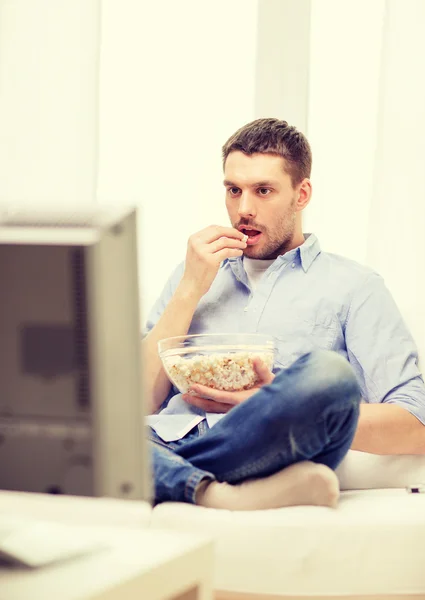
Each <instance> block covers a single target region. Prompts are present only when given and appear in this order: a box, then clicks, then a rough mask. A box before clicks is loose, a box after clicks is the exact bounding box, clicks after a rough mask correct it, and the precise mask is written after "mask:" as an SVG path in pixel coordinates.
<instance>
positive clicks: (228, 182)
mask: <svg viewBox="0 0 425 600" xmlns="http://www.w3.org/2000/svg"><path fill="white" fill-rule="evenodd" d="M224 185H225V187H226V207H227V212H228V213H229V217H230V221H231V223H232V226H233V227H235V228H236V229H239V230H241V231H243V232H244V233H245V234H246V235H248V236H249V237H248V241H247V243H248V246H247V248H246V250H245V251H244V255H245V256H247V257H249V258H257V259H272V258H276V257H277V256H279V255H280V254H284V253H285V252H287V251H288V250H290V249H291V242H292V240H293V237H294V232H295V224H296V215H297V212H298V210H299V209H297V198H298V192H297V189H294V188H293V187H292V181H291V178H290V176H289V175H288V174H287V173H286V172H285V171H284V159H283V158H282V157H280V156H273V155H271V154H253V155H251V156H247V155H246V154H244V153H243V152H231V153H230V154H229V156H228V157H227V160H226V163H225V166H224ZM245 228H246V229H245Z"/></svg>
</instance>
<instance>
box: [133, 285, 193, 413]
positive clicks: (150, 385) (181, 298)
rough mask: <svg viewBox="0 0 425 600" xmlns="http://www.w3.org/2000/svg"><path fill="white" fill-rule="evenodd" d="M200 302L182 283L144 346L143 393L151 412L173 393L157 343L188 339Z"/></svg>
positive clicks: (143, 343)
mask: <svg viewBox="0 0 425 600" xmlns="http://www.w3.org/2000/svg"><path fill="white" fill-rule="evenodd" d="M198 302H199V297H198V296H197V294H196V293H195V292H194V291H193V290H192V289H191V288H189V287H187V286H185V284H184V283H181V284H180V285H179V287H178V288H177V290H176V292H175V294H174V296H173V297H172V298H171V300H170V302H169V303H168V305H167V308H166V309H165V310H164V312H163V314H162V316H161V318H160V320H159V321H158V323H157V324H156V325H155V327H154V328H153V329H152V330H151V331H150V332H149V333H148V335H147V336H146V337H145V339H144V340H143V342H142V356H143V370H144V373H145V378H144V379H145V383H144V389H145V394H146V397H147V404H148V410H149V412H151V413H153V412H155V411H156V410H157V409H158V408H159V407H160V406H161V404H162V403H163V402H164V400H165V398H166V397H167V394H168V392H169V391H170V386H171V384H170V382H169V380H168V377H167V375H166V374H165V371H164V369H163V367H162V362H161V359H160V358H159V354H158V342H159V340H162V339H164V338H168V337H174V336H178V335H186V334H187V332H188V330H189V327H190V323H191V322H192V318H193V314H194V312H195V310H196V307H197V305H198Z"/></svg>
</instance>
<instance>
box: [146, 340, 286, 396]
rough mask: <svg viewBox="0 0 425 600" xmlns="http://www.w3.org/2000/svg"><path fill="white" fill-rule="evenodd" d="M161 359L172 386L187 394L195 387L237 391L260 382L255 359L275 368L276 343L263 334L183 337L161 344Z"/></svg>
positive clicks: (162, 341)
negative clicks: (255, 367)
mask: <svg viewBox="0 0 425 600" xmlns="http://www.w3.org/2000/svg"><path fill="white" fill-rule="evenodd" d="M158 351H159V356H160V358H161V360H162V364H163V366H164V369H165V372H166V374H167V376H168V378H169V379H170V381H171V383H172V384H173V385H174V386H175V387H176V388H177V389H178V390H179V392H181V393H182V394H184V393H186V392H187V391H188V389H189V387H190V386H191V385H193V384H201V385H205V386H208V387H210V388H214V389H217V390H225V391H229V392H235V391H240V390H249V389H251V388H252V387H254V386H255V385H256V384H257V383H258V377H257V374H256V373H255V370H254V367H253V363H252V361H253V359H254V358H256V357H258V358H261V359H262V360H263V362H264V363H265V364H266V365H267V366H268V367H269V369H270V370H272V369H273V364H274V355H275V343H274V338H273V336H271V335H263V334H259V333H248V334H245V333H235V334H224V333H211V334H200V335H183V336H178V337H172V338H166V339H163V340H160V341H159V342H158Z"/></svg>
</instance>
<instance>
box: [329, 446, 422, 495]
mask: <svg viewBox="0 0 425 600" xmlns="http://www.w3.org/2000/svg"><path fill="white" fill-rule="evenodd" d="M336 474H337V475H338V478H339V483H340V487H341V490H367V489H379V488H404V487H407V486H409V485H412V484H417V483H423V484H425V456H423V455H422V456H413V455H402V456H380V455H378V454H368V453H367V452H358V451H356V450H350V451H349V452H348V454H347V456H346V457H345V458H344V460H343V462H342V463H341V464H340V466H339V467H338V469H337V470H336Z"/></svg>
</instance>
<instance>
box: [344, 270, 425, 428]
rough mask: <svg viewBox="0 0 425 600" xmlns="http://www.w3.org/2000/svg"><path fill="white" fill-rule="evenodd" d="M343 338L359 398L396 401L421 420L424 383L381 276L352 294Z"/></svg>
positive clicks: (424, 416)
mask: <svg viewBox="0 0 425 600" xmlns="http://www.w3.org/2000/svg"><path fill="white" fill-rule="evenodd" d="M345 343H346V347H347V353H348V359H349V361H350V363H351V365H352V367H353V368H354V371H355V373H356V376H357V379H358V382H359V384H360V387H361V391H362V396H363V399H364V400H365V401H366V402H369V403H373V402H376V403H377V402H387V403H388V404H398V405H399V406H402V407H403V408H405V409H406V410H408V411H409V412H410V413H412V414H413V415H414V416H415V417H417V418H418V419H419V421H421V422H422V423H423V424H425V385H424V381H423V378H422V375H421V373H420V371H419V368H418V351H417V348H416V345H415V342H414V341H413V338H412V336H411V334H410V333H409V330H408V329H407V326H406V324H405V323H404V321H403V318H402V316H401V314H400V311H399V310H398V308H397V306H396V304H395V302H394V300H393V298H392V296H391V294H390V292H389V291H388V289H387V288H386V286H385V284H384V281H383V279H382V277H380V276H379V275H377V274H376V273H373V274H372V275H370V276H369V277H368V279H367V280H366V281H365V282H364V283H363V285H362V286H361V287H360V289H358V290H357V291H356V292H355V294H354V296H353V298H352V301H351V306H350V308H349V311H348V316H347V320H346V324H345Z"/></svg>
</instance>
